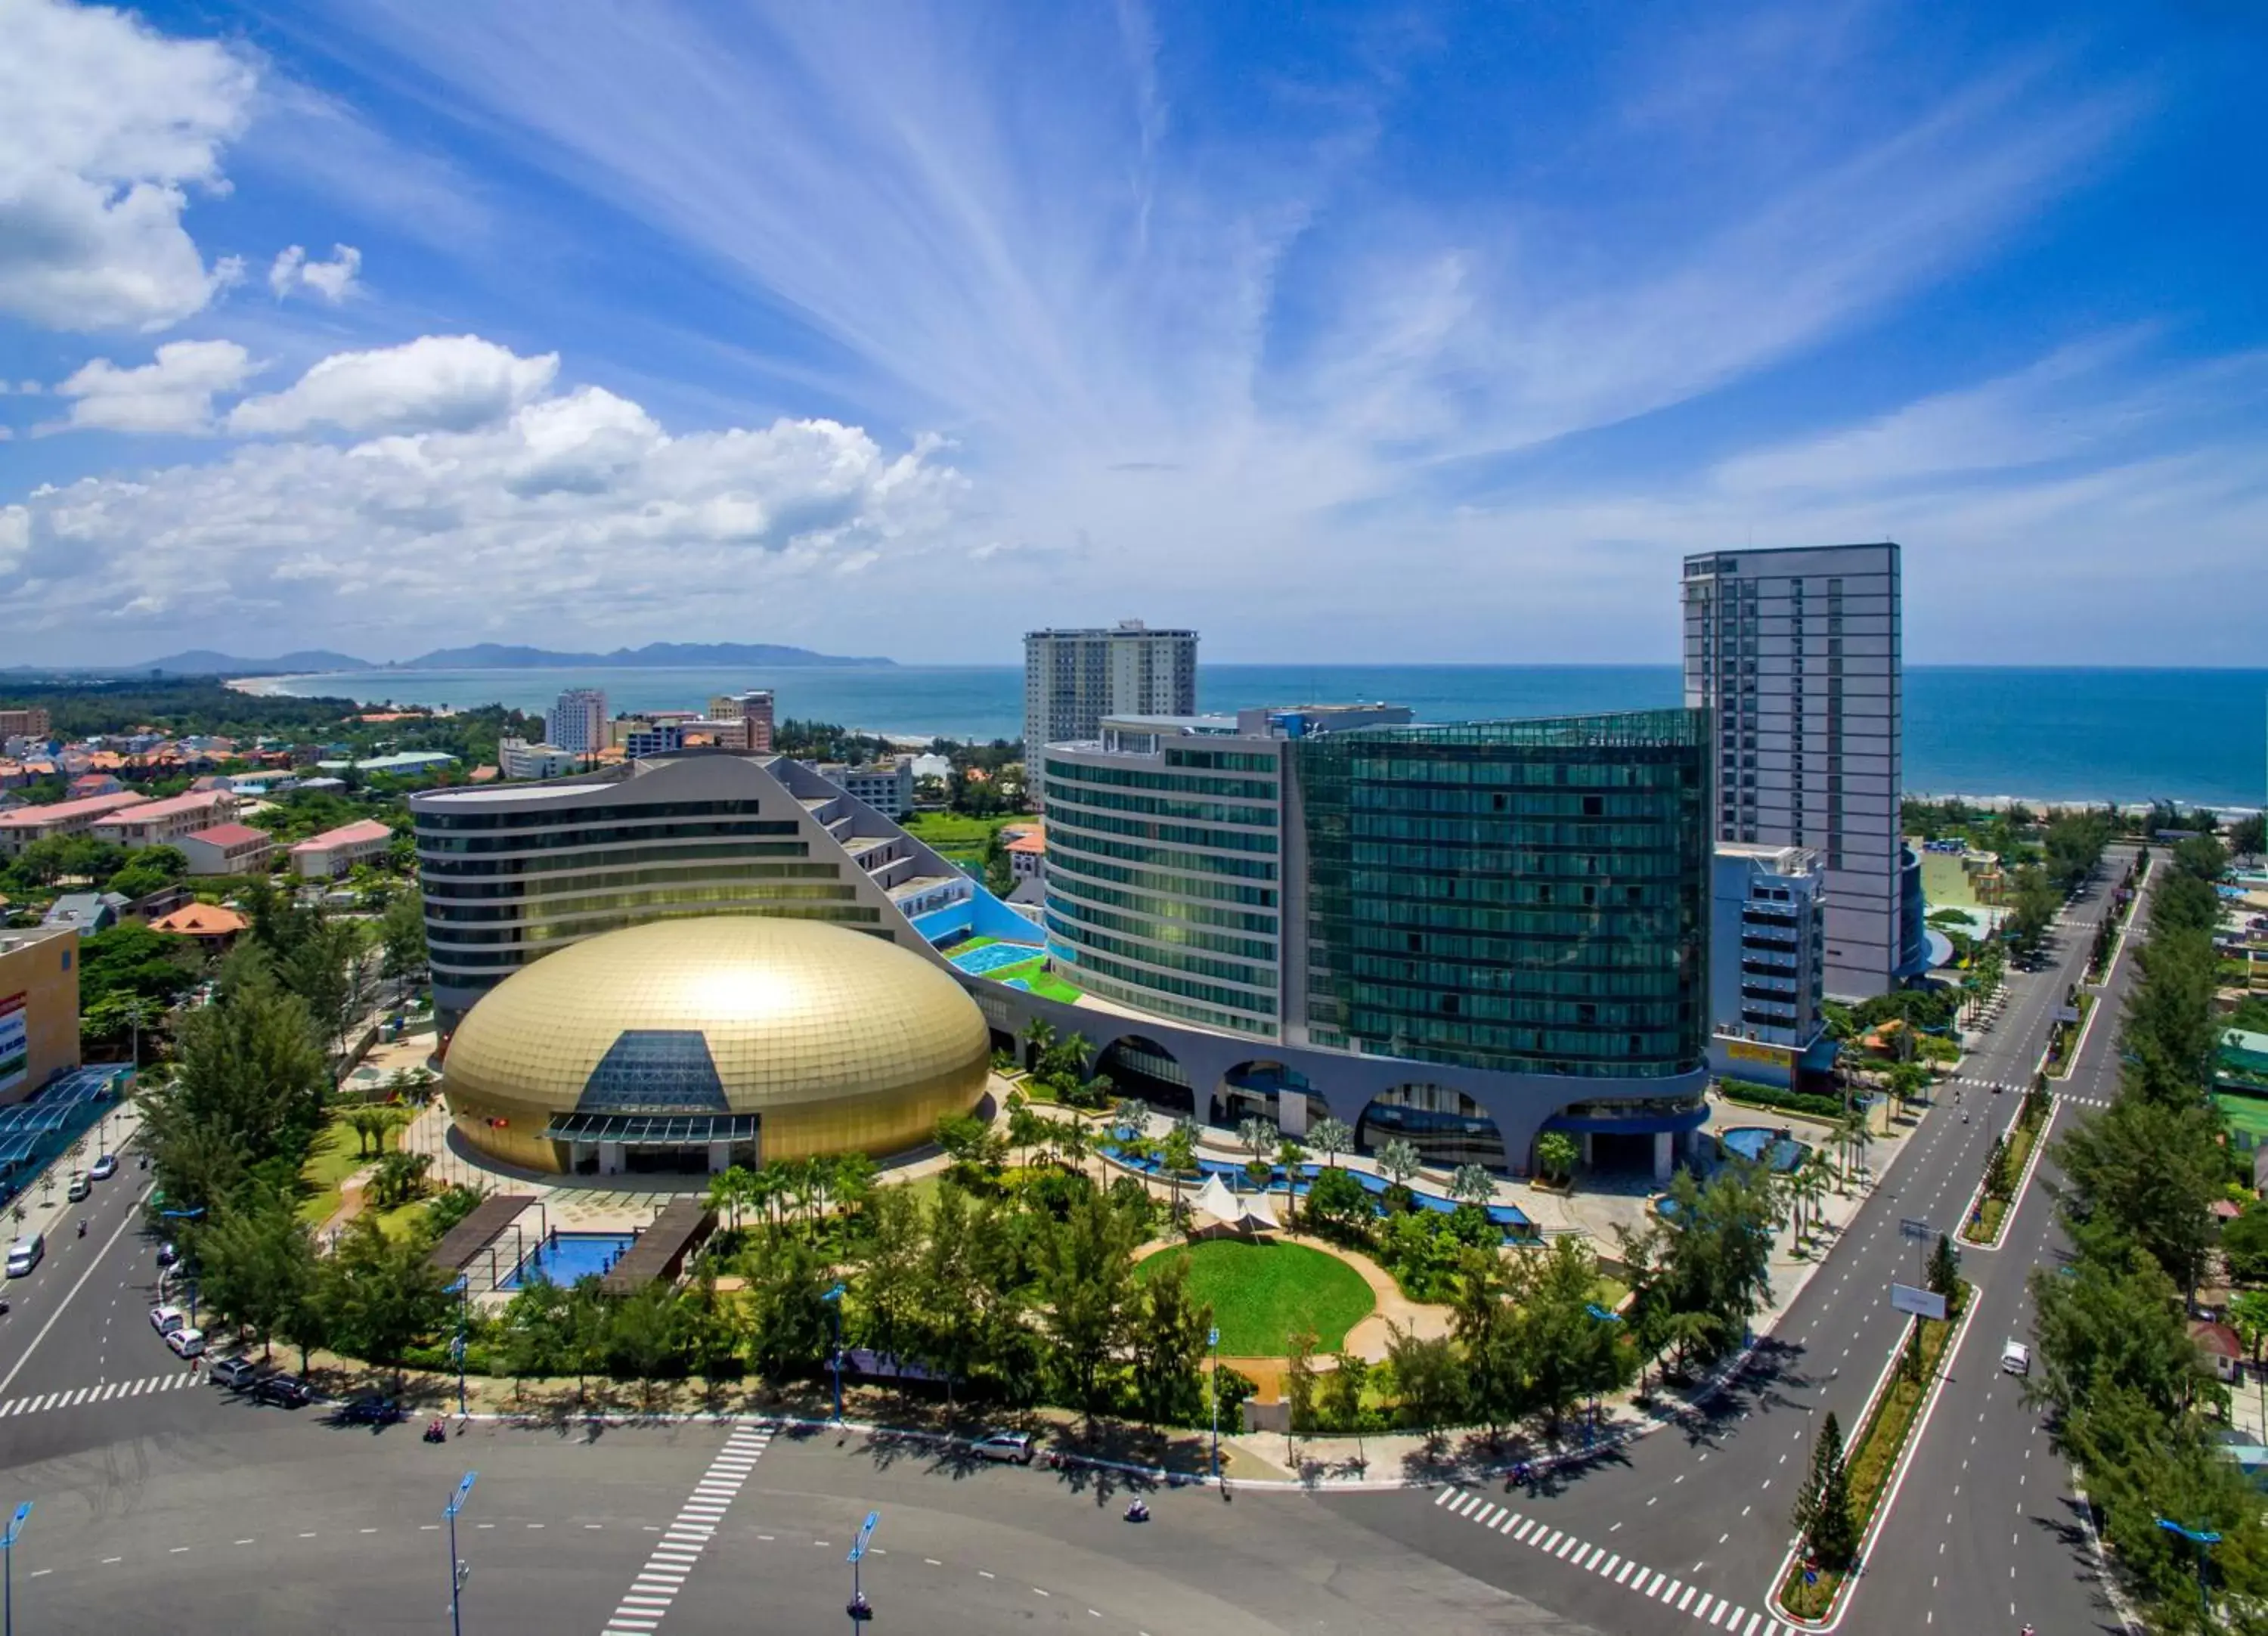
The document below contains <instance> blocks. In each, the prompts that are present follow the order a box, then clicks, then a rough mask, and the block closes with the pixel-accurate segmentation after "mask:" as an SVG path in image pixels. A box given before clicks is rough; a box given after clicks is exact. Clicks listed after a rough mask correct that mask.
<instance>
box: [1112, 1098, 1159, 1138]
mask: <svg viewBox="0 0 2268 1636" xmlns="http://www.w3.org/2000/svg"><path fill="white" fill-rule="evenodd" d="M1110 1122H1111V1124H1114V1125H1117V1126H1120V1127H1121V1128H1123V1129H1125V1130H1129V1131H1133V1132H1134V1134H1135V1135H1137V1136H1139V1135H1141V1134H1142V1133H1143V1132H1144V1131H1147V1130H1148V1129H1149V1128H1150V1104H1149V1103H1147V1102H1144V1101H1143V1100H1142V1099H1141V1098H1140V1097H1138V1096H1122V1097H1120V1098H1119V1099H1118V1106H1117V1107H1116V1108H1114V1109H1111V1113H1110Z"/></svg>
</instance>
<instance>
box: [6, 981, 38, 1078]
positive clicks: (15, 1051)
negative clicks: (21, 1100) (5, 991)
mask: <svg viewBox="0 0 2268 1636" xmlns="http://www.w3.org/2000/svg"><path fill="white" fill-rule="evenodd" d="M31 1016H32V1013H31V1011H30V1009H29V1006H28V1003H27V1002H26V999H25V997H24V996H23V995H21V994H10V995H7V996H5V997H0V1095H4V1094H6V1093H8V1092H10V1091H12V1090H14V1089H15V1088H16V1087H18V1086H19V1085H21V1084H22V1083H23V1082H24V1080H25V1077H26V1075H28V1074H29V1073H30V1072H31V1071H32V1035H31V1028H30V1024H31Z"/></svg>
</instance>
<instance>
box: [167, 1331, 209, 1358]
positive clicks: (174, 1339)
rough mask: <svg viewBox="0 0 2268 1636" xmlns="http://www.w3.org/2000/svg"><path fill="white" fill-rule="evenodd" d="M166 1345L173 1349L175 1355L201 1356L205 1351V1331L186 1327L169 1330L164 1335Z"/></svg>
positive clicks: (185, 1356)
mask: <svg viewBox="0 0 2268 1636" xmlns="http://www.w3.org/2000/svg"><path fill="white" fill-rule="evenodd" d="M166 1345H168V1346H171V1347H172V1348H173V1355H174V1356H175V1357H178V1358H202V1357H203V1356H204V1351H205V1332H204V1331H203V1330H187V1329H183V1330H170V1331H168V1332H167V1334H166Z"/></svg>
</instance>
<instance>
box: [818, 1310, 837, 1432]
mask: <svg viewBox="0 0 2268 1636" xmlns="http://www.w3.org/2000/svg"><path fill="white" fill-rule="evenodd" d="M819 1299H820V1300H821V1301H825V1302H826V1303H827V1310H828V1315H829V1316H830V1317H832V1318H833V1319H834V1320H835V1354H834V1356H833V1358H832V1359H831V1360H829V1361H830V1362H832V1363H833V1364H834V1366H835V1424H836V1425H837V1426H840V1425H842V1424H843V1285H842V1284H840V1283H837V1284H836V1286H835V1287H834V1288H832V1289H830V1290H828V1292H827V1293H825V1294H824V1295H821V1297H820V1298H819Z"/></svg>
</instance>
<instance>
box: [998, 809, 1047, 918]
mask: <svg viewBox="0 0 2268 1636" xmlns="http://www.w3.org/2000/svg"><path fill="white" fill-rule="evenodd" d="M1000 839H1001V844H1002V845H1003V846H1004V847H1005V848H1006V850H1007V853H1008V876H1009V879H1011V880H1013V881H1042V880H1045V879H1046V878H1047V870H1048V827H1047V826H1046V825H1045V824H1041V823H1030V824H1022V823H1018V824H1005V825H1003V826H1002V828H1001V830H1000ZM1008 901H1009V902H1011V903H1013V902H1014V901H1015V899H1014V898H1013V897H1012V898H1010V899H1009V900H1008Z"/></svg>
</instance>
